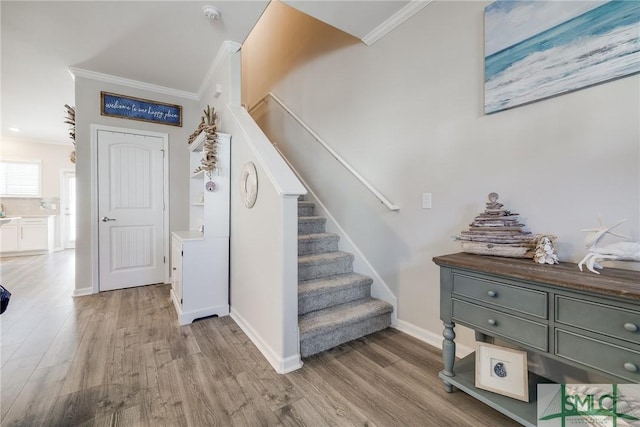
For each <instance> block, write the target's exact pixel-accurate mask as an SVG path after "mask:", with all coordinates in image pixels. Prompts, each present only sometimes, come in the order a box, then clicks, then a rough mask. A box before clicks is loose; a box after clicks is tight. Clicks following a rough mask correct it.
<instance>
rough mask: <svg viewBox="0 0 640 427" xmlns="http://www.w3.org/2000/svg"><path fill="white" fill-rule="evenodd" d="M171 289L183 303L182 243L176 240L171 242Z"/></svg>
mask: <svg viewBox="0 0 640 427" xmlns="http://www.w3.org/2000/svg"><path fill="white" fill-rule="evenodd" d="M171 267H172V268H171V287H172V288H173V292H174V294H175V295H176V296H177V297H178V299H179V300H180V303H182V243H181V242H180V241H178V240H176V239H173V240H172V242H171Z"/></svg>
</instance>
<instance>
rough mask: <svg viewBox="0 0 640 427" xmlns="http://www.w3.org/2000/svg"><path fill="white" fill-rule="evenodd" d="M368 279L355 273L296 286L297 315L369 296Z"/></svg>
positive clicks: (370, 281)
mask: <svg viewBox="0 0 640 427" xmlns="http://www.w3.org/2000/svg"><path fill="white" fill-rule="evenodd" d="M372 282H373V280H372V279H371V278H370V277H367V276H363V275H362V274H357V273H347V274H340V275H337V276H331V277H323V278H320V279H316V280H307V281H304V282H300V284H299V285H298V314H299V315H302V314H305V313H309V312H312V311H317V310H323V309H326V308H329V307H332V306H335V305H339V304H344V303H347V302H351V301H355V300H359V299H363V298H368V297H370V296H371V283H372Z"/></svg>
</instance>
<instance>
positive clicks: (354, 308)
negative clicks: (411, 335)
mask: <svg viewBox="0 0 640 427" xmlns="http://www.w3.org/2000/svg"><path fill="white" fill-rule="evenodd" d="M392 311H393V307H392V306H391V304H389V303H387V302H384V301H381V300H378V299H375V298H363V299H361V300H357V301H352V302H348V303H346V304H340V305H337V306H333V307H330V308H326V309H324V310H319V311H313V312H311V313H307V314H304V315H302V316H299V318H298V326H299V328H300V355H301V356H302V357H308V356H311V355H313V354H316V353H320V352H321V351H324V350H327V349H329V348H333V347H335V346H338V345H340V344H344V343H345V342H348V341H352V340H354V339H357V338H360V337H362V336H365V335H368V334H371V333H373V332H377V331H380V330H382V329H385V328H387V327H388V326H389V325H391V312H392Z"/></svg>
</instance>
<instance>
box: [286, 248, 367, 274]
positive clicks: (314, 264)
mask: <svg viewBox="0 0 640 427" xmlns="http://www.w3.org/2000/svg"><path fill="white" fill-rule="evenodd" d="M353 258H354V257H353V255H352V254H350V253H348V252H339V251H336V252H326V253H321V254H312V255H301V256H298V282H302V281H305V280H313V279H320V278H321V277H330V276H337V275H339V274H346V273H351V272H352V271H353Z"/></svg>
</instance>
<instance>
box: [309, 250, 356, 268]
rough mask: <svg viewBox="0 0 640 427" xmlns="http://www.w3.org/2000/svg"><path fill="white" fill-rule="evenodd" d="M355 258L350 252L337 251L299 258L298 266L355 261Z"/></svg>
mask: <svg viewBox="0 0 640 427" xmlns="http://www.w3.org/2000/svg"><path fill="white" fill-rule="evenodd" d="M353 259H354V256H353V254H351V253H349V252H342V251H335V252H324V253H320V254H309V255H300V256H298V266H306V265H317V264H328V263H332V262H336V261H339V260H350V261H353Z"/></svg>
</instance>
